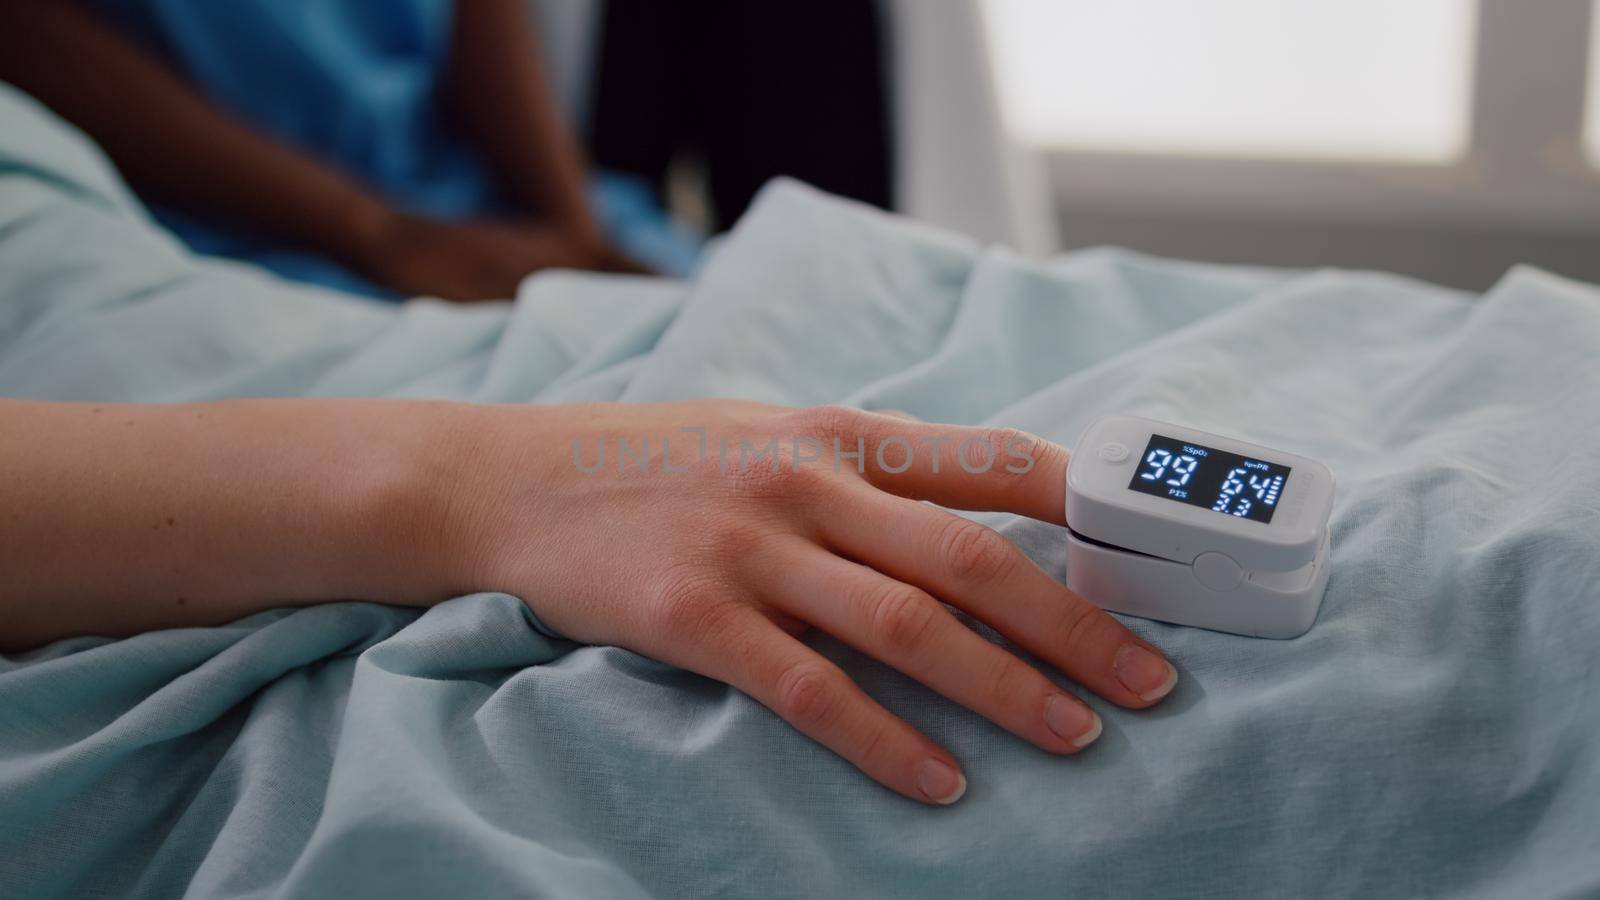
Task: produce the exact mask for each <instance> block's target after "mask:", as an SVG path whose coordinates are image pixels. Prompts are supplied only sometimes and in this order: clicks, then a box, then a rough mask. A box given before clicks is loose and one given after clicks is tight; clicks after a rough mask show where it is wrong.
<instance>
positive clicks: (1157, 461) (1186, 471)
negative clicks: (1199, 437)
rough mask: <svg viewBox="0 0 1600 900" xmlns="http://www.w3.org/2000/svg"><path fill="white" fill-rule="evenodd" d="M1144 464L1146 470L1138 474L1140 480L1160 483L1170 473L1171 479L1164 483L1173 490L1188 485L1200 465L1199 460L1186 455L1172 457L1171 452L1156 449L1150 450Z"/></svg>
mask: <svg viewBox="0 0 1600 900" xmlns="http://www.w3.org/2000/svg"><path fill="white" fill-rule="evenodd" d="M1144 464H1145V466H1146V469H1145V471H1143V472H1140V473H1139V477H1140V478H1143V479H1144V480H1145V481H1161V480H1162V478H1163V476H1165V475H1166V474H1167V473H1168V472H1169V471H1170V472H1171V473H1172V477H1171V478H1167V479H1166V481H1165V483H1166V484H1168V485H1170V486H1172V487H1175V488H1181V487H1183V486H1184V485H1186V484H1188V483H1189V478H1190V477H1191V476H1192V475H1194V470H1195V468H1196V467H1197V466H1199V465H1200V460H1198V459H1195V458H1194V457H1192V456H1190V455H1188V454H1187V453H1185V454H1182V455H1179V456H1174V455H1172V451H1170V450H1162V449H1161V448H1160V447H1157V448H1156V449H1154V450H1151V451H1150V453H1149V455H1147V456H1146V457H1145V458H1144Z"/></svg>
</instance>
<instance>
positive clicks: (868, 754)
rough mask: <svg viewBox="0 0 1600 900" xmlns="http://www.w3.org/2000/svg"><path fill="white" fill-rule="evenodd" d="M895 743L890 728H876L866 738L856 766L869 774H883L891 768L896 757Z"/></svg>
mask: <svg viewBox="0 0 1600 900" xmlns="http://www.w3.org/2000/svg"><path fill="white" fill-rule="evenodd" d="M895 743H896V742H895V740H894V737H893V735H891V734H890V732H889V729H888V727H885V726H878V727H874V728H873V729H872V730H871V731H869V732H868V733H867V735H866V737H865V743H864V744H862V746H861V750H860V751H859V753H858V754H857V756H856V759H855V763H856V765H858V766H860V767H861V768H862V770H864V771H867V772H881V771H883V770H885V769H887V768H889V765H890V762H891V761H892V759H893V757H894V756H895V755H896V753H895Z"/></svg>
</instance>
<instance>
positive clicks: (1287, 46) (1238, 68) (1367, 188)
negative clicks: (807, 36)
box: [538, 0, 1600, 288]
mask: <svg viewBox="0 0 1600 900" xmlns="http://www.w3.org/2000/svg"><path fill="white" fill-rule="evenodd" d="M595 5H596V4H595V2H593V0H543V2H541V3H539V4H538V6H539V11H540V16H541V20H542V21H543V22H544V23H545V25H546V33H547V35H548V36H550V38H553V40H551V43H553V44H554V45H556V46H555V53H556V55H557V56H564V59H563V60H562V61H561V63H560V65H562V66H564V69H565V72H566V73H567V74H566V76H565V80H566V82H567V83H568V84H569V92H570V96H571V98H572V102H573V103H574V104H575V105H577V106H580V107H581V106H582V105H583V100H584V97H586V96H587V94H586V93H585V91H584V89H583V88H582V87H580V86H579V83H580V82H581V81H582V72H583V71H584V67H585V66H588V65H590V64H592V58H588V57H586V56H585V52H584V50H583V48H584V47H585V45H586V44H585V38H584V37H583V32H584V29H585V28H592V25H586V24H584V23H585V22H586V21H589V20H592V19H595V18H597V14H596V13H595V11H594V7H595ZM1594 5H1595V4H1594V3H1593V2H1592V0H1541V2H1538V3H1529V2H1518V0H1404V2H1398V3H1397V2H1393V0H1343V2H1340V3H1324V2H1312V0H1203V2H1193V0H1188V2H1185V0H1139V2H1120V3H1113V2H1104V0H884V2H880V3H878V4H877V6H878V9H879V12H880V18H881V30H882V35H881V39H882V47H883V51H884V54H885V62H884V69H885V72H886V75H887V84H888V90H887V94H888V101H889V102H888V104H887V105H888V110H889V112H888V115H890V117H891V119H892V128H891V129H890V131H891V134H892V136H893V140H892V142H891V143H892V146H893V181H894V190H893V194H892V196H893V200H892V202H893V205H894V206H896V207H897V208H898V209H900V210H901V211H904V212H907V213H909V214H911V215H913V216H917V217H919V218H923V219H926V220H930V221H933V222H936V223H939V224H942V225H945V226H948V227H952V228H955V229H957V230H960V231H963V232H966V233H968V234H971V235H973V236H975V237H978V238H980V239H983V240H987V241H997V242H1004V243H1007V244H1011V245H1013V246H1016V247H1018V248H1020V249H1023V250H1024V251H1026V252H1029V253H1034V254H1045V253H1050V252H1056V251H1060V250H1066V249H1072V248H1077V247H1084V246H1091V245H1097V244H1119V245H1124V246H1128V247H1132V248H1136V249H1139V250H1143V251H1148V252H1151V253H1157V254H1162V255H1169V256H1176V257H1183V258H1190V259H1201V260H1214V261H1221V262H1229V263H1259V264H1270V265H1287V266H1343V267H1360V268H1376V269H1387V270H1392V271H1397V272H1403V273H1408V274H1412V275H1417V276H1420V277H1423V278H1427V279H1430V280H1434V281H1438V282H1442V283H1445V284H1451V285H1458V286H1462V287H1470V288H1482V287H1485V286H1487V285H1489V284H1490V283H1492V282H1493V281H1494V280H1495V279H1496V278H1498V277H1499V276H1500V275H1501V274H1502V273H1503V272H1504V271H1505V270H1506V269H1507V268H1508V267H1509V266H1512V265H1514V264H1516V263H1520V262H1527V263H1532V264H1535V265H1539V266H1543V267H1546V268H1549V269H1552V270H1555V271H1557V272H1561V273H1564V274H1567V275H1571V276H1574V277H1578V278H1583V279H1586V280H1591V281H1600V244H1597V242H1596V239H1597V237H1600V61H1597V59H1600V54H1592V53H1591V52H1590V48H1591V47H1592V46H1594V45H1595V44H1596V43H1597V42H1600V16H1597V15H1596V14H1595V11H1594V8H1593V7H1594ZM814 63H815V65H816V66H818V67H822V68H825V67H827V66H829V56H828V54H826V53H819V54H818V55H817V56H815V57H814ZM693 194H694V192H693V191H682V192H680V194H679V195H678V196H679V202H678V203H677V205H678V206H679V207H680V208H681V207H682V206H683V205H684V202H685V198H690V199H689V200H688V201H687V202H689V203H690V205H692V197H693Z"/></svg>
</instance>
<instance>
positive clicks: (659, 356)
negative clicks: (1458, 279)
mask: <svg viewBox="0 0 1600 900" xmlns="http://www.w3.org/2000/svg"><path fill="white" fill-rule="evenodd" d="M0 393H4V394H6V395H11V396H26V397H41V398H57V399H80V400H87V399H94V400H135V401H170V400H194V399H202V398H217V397H238V396H267V395H295V396H324V395H384V396H402V395H403V396H430V397H451V398H459V399H464V400H485V401H490V400H492V401H503V402H529V401H538V402H563V401H579V400H639V401H643V400H666V399H673V398H686V397H699V396H706V395H727V396H740V397H747V398H753V399H760V400H768V401H776V402H784V403H793V404H812V403H821V402H844V403H851V404H858V405H861V406H864V407H893V408H898V409H903V410H908V411H910V412H912V413H914V414H916V415H919V416H922V417H924V418H928V419H934V420H945V421H952V422H964V423H976V422H997V423H1005V424H1008V425H1015V426H1020V427H1023V428H1027V429H1030V430H1033V431H1036V432H1038V433H1041V434H1044V435H1047V436H1049V437H1051V438H1054V439H1056V440H1058V441H1060V442H1063V443H1066V444H1069V445H1070V444H1071V443H1072V442H1073V441H1074V440H1075V439H1076V437H1077V436H1078V434H1079V433H1080V431H1081V430H1082V429H1083V428H1084V427H1085V426H1086V425H1087V423H1088V422H1090V421H1091V420H1092V419H1093V418H1094V417H1096V416H1097V415H1099V414H1101V413H1103V412H1107V411H1124V412H1130V413H1137V414H1144V415H1149V416H1153V417H1156V418H1160V419H1166V420H1173V421H1180V422H1184V423H1188V424H1191V425H1194V426H1196V427H1199V428H1205V429H1210V430H1215V431H1218V432H1222V433H1227V434H1233V435H1238V436H1240V437H1243V438H1247V439H1251V440H1255V441H1258V442H1261V443H1265V444H1268V445H1271V446H1276V447H1282V448H1285V449H1289V450H1294V451H1298V452H1301V453H1305V454H1309V455H1313V456H1315V457H1318V458H1320V459H1322V460H1324V461H1326V462H1327V463H1328V464H1329V465H1331V466H1332V467H1333V468H1334V470H1335V471H1336V472H1337V473H1338V477H1339V493H1338V497H1337V502H1336V506H1335V509H1334V514H1333V521H1332V529H1333V550H1332V578H1331V580H1330V582H1329V585H1328V592H1327V598H1326V601H1325V602H1324V605H1323V607H1322V611H1321V615H1320V618H1319V620H1318V622H1317V624H1316V625H1315V626H1314V627H1313V628H1312V630H1311V631H1310V632H1309V633H1307V634H1306V635H1305V636H1303V637H1301V638H1298V639H1296V640H1292V641H1281V642H1280V641H1266V640H1255V639H1249V638H1243V637H1237V636H1231V635H1225V634H1218V633H1214V632H1208V631H1202V630H1197V629H1188V628H1179V627H1174V626H1167V625H1161V624H1157V623H1152V622H1146V621H1142V620H1133V619H1130V620H1128V621H1129V624H1130V625H1131V627H1133V628H1134V629H1135V630H1137V631H1138V632H1140V633H1141V634H1143V635H1145V636H1147V637H1149V638H1150V639H1151V640H1153V641H1154V642H1155V643H1157V644H1159V645H1161V646H1162V647H1164V648H1165V649H1166V650H1167V652H1168V653H1169V654H1170V655H1171V657H1172V659H1173V660H1174V661H1175V663H1176V664H1177V665H1178V667H1179V668H1180V669H1181V670H1182V673H1183V678H1182V680H1181V681H1180V683H1179V686H1178V689H1177V691H1176V692H1175V693H1174V694H1173V695H1172V696H1171V697H1170V698H1169V700H1168V701H1167V702H1166V703H1165V704H1163V705H1162V706H1161V707H1160V708H1159V709H1156V710H1152V711H1147V712H1129V711H1125V710H1121V709H1118V708H1115V707H1111V706H1108V705H1106V704H1104V703H1101V702H1099V701H1098V700H1095V699H1093V698H1091V702H1092V703H1094V705H1095V706H1096V708H1097V709H1098V710H1099V711H1100V713H1101V715H1102V716H1103V717H1104V719H1105V734H1104V737H1103V738H1102V739H1101V741H1100V743H1099V744H1098V745H1096V746H1095V747H1093V748H1091V749H1090V750H1089V751H1088V752H1086V753H1084V754H1083V755H1081V756H1079V757H1075V758H1070V759H1063V758H1058V757H1053V756H1050V755H1047V754H1045V753H1042V752H1040V751H1037V750H1035V749H1033V748H1032V747H1030V746H1027V745H1025V744H1023V743H1021V742H1020V741H1018V740H1016V739H1015V738H1013V737H1011V736H1010V735H1008V734H1006V733H1004V732H1002V731H1001V730H1000V729H998V728H997V727H995V726H993V725H991V724H989V723H987V722H986V721H984V720H983V719H981V718H979V717H977V716H975V715H973V714H972V713H970V712H967V711H966V710H964V709H961V708H958V707H956V706H954V705H953V704H950V703H947V702H945V701H943V700H942V699H940V698H938V697H936V696H934V695H932V694H931V693H930V692H928V691H927V690H926V689H924V688H922V687H921V686H919V685H917V684H915V683H914V682H911V681H910V680H908V679H906V678H904V677H902V676H900V675H898V674H896V673H894V672H892V671H889V670H887V669H886V668H885V667H883V666H881V665H878V664H876V663H874V662H872V661H870V660H868V659H865V658H863V657H861V656H860V655H858V654H855V653H853V652H851V651H849V650H847V649H845V648H843V647H841V646H840V645H838V644H837V643H835V642H834V641H832V640H829V639H827V638H825V637H821V636H812V637H811V638H810V640H811V641H812V642H813V643H814V644H815V645H816V646H817V647H819V648H821V649H822V650H823V652H825V653H826V654H827V655H828V656H830V657H832V658H833V659H836V660H837V661H838V662H839V663H840V664H841V665H842V666H843V667H844V668H845V669H846V670H848V671H849V672H850V673H851V674H852V675H853V676H855V677H856V678H857V679H859V680H860V681H861V682H862V684H863V685H864V686H865V687H866V688H867V689H868V690H869V691H870V692H871V693H873V694H874V695H876V696H877V697H879V698H881V699H882V700H883V702H884V703H885V704H886V705H887V706H889V707H890V708H891V709H892V710H894V711H896V712H898V713H900V714H902V715H903V716H905V717H906V718H907V719H909V720H910V721H911V722H913V723H914V724H916V725H917V726H918V727H920V728H922V729H924V730H926V731H927V733H928V734H930V735H932V736H933V737H934V738H935V739H937V740H939V741H940V742H942V743H943V744H944V745H946V746H948V747H949V748H950V749H951V750H952V751H953V752H954V753H955V754H956V755H957V756H958V757H959V758H960V759H961V760H962V761H963V762H964V764H965V765H966V767H967V774H968V776H969V778H970V780H971V788H970V790H969V792H968V794H967V796H966V798H965V799H964V800H963V801H962V802H961V803H959V804H957V805H956V806H954V807H950V808H943V809H930V808H926V807H923V806H920V805H917V804H915V803H912V802H910V801H907V800H904V799H902V798H900V797H898V796H896V795H894V794H891V793H889V792H888V791H886V790H884V789H882V788H880V787H878V786H876V785H874V784H873V783H871V782H870V781H868V780H867V779H866V778H864V777H863V776H861V775H860V774H859V773H858V772H856V771H855V770H854V769H853V768H851V767H850V766H849V765H848V764H846V763H844V762H842V761H840V760H839V759H837V758H835V757H833V756H832V755H830V754H829V753H828V752H827V751H825V750H823V749H822V748H821V747H819V746H817V745H815V744H812V743H811V742H809V741H808V740H806V739H805V738H804V737H802V736H800V735H799V734H797V733H795V732H793V731H792V730H790V729H789V728H788V727H787V726H786V725H784V724H783V723H782V722H781V721H779V720H778V719H777V717H775V716H774V715H772V714H771V713H769V712H768V711H766V710H765V709H764V708H762V707H761V706H759V705H758V704H756V703H755V702H753V701H752V700H750V699H749V698H747V697H745V696H743V695H742V694H740V693H739V692H737V691H734V690H732V689H730V688H727V687H725V686H723V685H720V684H717V683H714V682H712V681H709V680H706V679H703V678H700V677H697V676H694V675H690V674H687V673H685V672H683V671H680V670H677V669H674V668H672V667H669V666H665V665H662V664H658V663H656V662H653V661H650V660H647V659H644V658H641V657H639V656H636V655H634V654H632V653H629V652H626V651H623V650H619V649H615V648H607V647H589V646H579V645H576V644H573V643H569V642H565V641H562V640H559V639H556V638H553V637H549V636H546V635H545V634H542V633H541V632H539V631H538V630H536V629H535V628H533V627H530V625H531V621H532V620H531V619H530V615H529V613H528V612H527V607H526V606H524V604H523V603H522V602H521V601H523V600H525V601H526V602H527V603H528V604H531V605H532V607H533V608H534V609H537V608H538V607H539V605H540V604H541V602H544V601H547V600H548V599H549V598H541V597H525V598H520V599H519V598H513V597H509V596H505V595H501V594H479V595H474V596H467V597H461V598H459V599H456V600H453V601H450V602H448V603H445V604H443V605H441V606H439V607H437V608H434V609H432V610H430V611H428V612H427V613H425V614H418V613H417V612H415V611H411V610H404V609H400V608H395V607H388V606H383V605H379V604H373V603H333V604H329V605H324V606H319V607H314V608H307V609H301V610H297V611H287V610H284V611H274V612H268V613H263V614H260V615H256V616H252V617H250V618H248V619H245V620H242V621H239V622H235V623H233V624H230V625H227V626H224V627H218V628H199V629H185V630H173V631H164V632H156V633H150V634H145V635H141V636H138V637H133V638H129V639H125V640H108V639H104V638H95V637H85V638H78V639H72V640H67V641H62V642H59V643H56V644H54V645H51V646H49V647H45V648H42V649H39V650H37V651H33V652H29V653H23V654H19V655H12V656H8V657H0V895H4V896H7V897H52V896H59V897H82V896H99V895H134V896H180V895H183V896H193V897H234V896H238V897H244V896H287V897H330V896H355V895H358V894H363V895H374V896H384V897H434V896H447V895H448V896H590V897H645V896H660V897H691V896H760V897H817V896H828V897H867V896H872V897H917V898H929V897H974V896H1041V897H1042V896H1052V897H1055V896H1077V895H1085V894H1087V895H1118V896H1142V897H1160V896H1237V895H1239V894H1256V895H1272V896H1306V895H1323V894H1335V895H1344V896H1349V895H1362V896H1380V897H1381V896H1393V897H1409V896H1419V895H1453V896H1491V897H1503V896H1521V897H1547V896H1572V897H1576V896H1594V895H1596V894H1597V893H1600V703H1597V702H1596V699H1595V698H1596V695H1597V692H1600V662H1597V659H1600V652H1597V651H1600V552H1597V551H1600V291H1597V290H1596V289H1595V288H1592V287H1588V286H1585V285H1580V284H1576V283H1572V282H1569V281H1565V280H1562V279H1560V278H1558V277H1555V276H1552V275H1549V274H1545V273H1542V272H1537V271H1533V270H1527V269H1521V270H1516V271H1514V272H1512V273H1510V274H1509V275H1508V276H1507V277H1506V278H1505V279H1504V280H1503V281H1502V282H1501V283H1500V284H1498V285H1497V286H1495V287H1494V288H1493V289H1492V290H1490V291H1489V292H1487V293H1486V294H1485V295H1483V296H1472V295H1468V294H1465V293H1461V292H1457V291H1452V290H1445V289H1441V288H1437V287H1431V286H1429V285H1426V284H1421V283H1418V282H1415V281H1409V280H1406V279H1402V278H1396V277H1391V276H1386V275H1379V274H1371V273H1362V272H1341V271H1319V272H1281V271H1266V270H1255V269H1242V268H1232V267H1219V266H1205V265H1196V264H1189V263H1178V262H1170V261H1164V260H1158V259H1151V258H1147V257H1143V256H1139V255H1137V254H1133V253H1128V252H1123V251H1116V250H1090V251H1085V252H1078V253H1073V254H1069V255H1066V256H1063V257H1061V258H1059V259H1055V260H1052V261H1049V262H1044V263H1036V262H1028V261H1025V260H1022V259H1019V258H1017V257H1015V256H1013V255H1011V254H1009V253H1006V252H1004V251H1002V250H994V249H983V248H979V247H976V246H974V245H972V244H970V243H968V242H966V241H964V240H961V239H958V238H955V237H952V236H949V235H946V234H943V233H939V232H935V231H931V230H928V229H925V228H923V227H921V226H918V225H916V224H914V223H910V222H906V221H903V220H899V219H896V218H893V217H890V216H886V215H883V214H880V213H877V212H874V211H871V210H868V209H865V208H861V207H858V206H855V205H853V204H849V203H846V202H843V201H839V200H835V199H832V198H828V197H825V196H822V195H820V194H817V193H815V192H813V191H811V190H809V189H807V188H804V187H802V186H799V185H795V184H792V183H780V184H777V185H775V186H773V187H771V188H769V189H768V190H767V191H766V192H765V193H764V194H763V195H762V197H761V199H760V201H759V203H758V204H757V205H756V207H755V209H754V211H753V212H752V213H751V214H750V215H749V216H748V217H747V218H746V219H745V220H744V221H743V222H742V223H741V224H740V225H739V227H738V228H737V230H736V231H735V232H734V233H733V235H732V236H731V237H730V238H729V239H728V240H727V241H726V243H725V244H723V245H722V246H721V247H720V248H718V249H717V250H716V251H715V252H714V254H713V255H712V257H711V258H710V259H709V261H708V263H707V265H706V267H705V269H704V270H703V272H702V273H701V274H700V275H699V276H698V277H697V278H695V279H694V280H693V281H686V282H673V281H662V280H649V279H635V278H621V277H605V276H595V275H580V274H571V273H551V274H546V275H541V276H538V277H535V278H533V279H531V280H529V281H528V282H526V283H525V284H524V285H523V288H522V290H521V292H520V295H519V296H518V297H517V298H516V302H515V304H495V305H489V306H482V307H475V308H455V307H448V306H445V305H442V304H438V303H434V302H429V301H414V302H411V303H408V304H405V305H403V306H398V307H396V306H388V305H383V304H377V303H370V302H364V301H360V300H357V299H352V298H349V297H346V296H343V295H339V294H336V293H333V292H327V291H322V290H318V289H314V288H307V287H303V286H297V285H292V284H289V283H286V282H281V281H277V280H275V279H273V278H272V277H270V276H267V275H264V274H262V273H261V272H259V271H257V270H254V269H251V268H248V267H245V266H241V265H237V264H229V263H219V262H214V261H207V260H202V259H198V258H194V257H191V256H189V255H188V254H187V253H186V252H185V251H184V250H183V249H182V248H181V247H180V246H179V245H178V244H176V243H175V242H174V241H173V240H171V239H170V238H168V237H166V236H164V235H163V234H162V233H160V232H159V231H158V230H156V229H154V228H152V227H151V225H150V222H149V221H148V219H147V218H146V216H145V215H144V213H143V212H142V211H140V210H139V208H138V207H137V206H136V205H135V204H134V203H133V202H132V201H131V200H130V199H129V196H128V194H127V192H126V191H125V190H124V189H123V188H122V187H121V185H120V183H119V182H118V181H117V179H116V176H115V175H114V173H113V172H112V171H111V170H110V169H109V167H108V166H106V164H105V163H104V161H103V160H102V159H101V158H100V157H99V154H98V153H97V152H96V151H95V150H94V149H93V148H92V147H91V146H89V145H88V144H87V143H86V142H85V141H84V140H83V139H81V137H79V136H78V135H76V134H75V133H73V132H71V131H70V130H69V129H67V128H65V127H64V126H62V125H60V124H59V123H57V122H54V121H52V120H50V119H49V118H48V117H47V116H46V115H45V114H44V113H43V112H42V111H41V110H39V109H38V108H36V107H34V106H33V105H32V104H31V103H29V102H28V101H26V100H25V99H23V98H20V97H19V96H17V95H15V94H14V93H12V92H8V91H4V90H0ZM985 519H986V521H990V522H992V523H993V524H995V525H996V527H998V528H1000V529H1001V530H1002V531H1004V532H1005V533H1006V534H1007V535H1009V536H1010V537H1011V538H1012V539H1013V540H1015V541H1016V542H1017V543H1018V544H1019V545H1020V546H1021V547H1023V548H1024V549H1025V550H1026V551H1027V552H1028V553H1029V554H1031V555H1032V556H1033V557H1034V558H1035V559H1036V560H1037V561H1038V562H1039V563H1040V564H1041V565H1043V566H1044V567H1045V568H1046V569H1047V570H1048V571H1051V572H1052V573H1054V574H1055V575H1057V576H1058V577H1059V576H1061V575H1062V574H1063V566H1064V555H1065V554H1064V545H1063V532H1062V531H1061V530H1060V529H1058V528H1055V527H1053V526H1049V525H1044V524H1041V523H1037V522H1032V521H1022V520H1018V519H1015V518H1010V517H1003V516H990V517H985Z"/></svg>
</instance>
